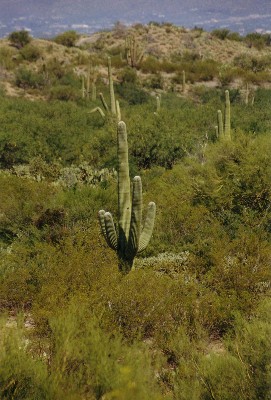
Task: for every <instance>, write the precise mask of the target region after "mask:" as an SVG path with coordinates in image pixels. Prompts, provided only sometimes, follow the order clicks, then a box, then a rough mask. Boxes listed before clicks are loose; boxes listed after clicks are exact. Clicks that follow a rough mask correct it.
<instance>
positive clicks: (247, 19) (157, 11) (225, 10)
mask: <svg viewBox="0 0 271 400" xmlns="http://www.w3.org/2000/svg"><path fill="white" fill-rule="evenodd" d="M270 19H271V2H270V0H258V1H257V2H256V1H255V0H237V1H234V0H228V1H222V0H217V1H215V0H203V1H200V0H171V1H167V2H165V1H162V0H157V1H155V2H154V1H153V0H145V1H143V0H138V1H137V2H136V3H135V2H132V1H131V0H115V1H113V2H110V3H109V2H108V1H107V0H99V1H98V0H91V1H90V0H77V1H73V0H46V1H43V0H28V1H27V2H22V1H21V0H2V1H1V14H0V36H2V37H3V36H6V35H7V34H8V33H10V32H11V31H13V30H17V29H22V28H25V29H29V30H30V31H31V33H32V35H33V36H35V37H50V36H54V35H56V34H57V33H59V32H63V31H65V30H68V29H75V30H77V31H78V32H81V33H92V32H94V31H97V30H99V29H108V28H110V27H112V25H113V24H114V23H115V22H116V21H117V20H120V21H121V22H123V23H126V24H131V23H135V22H141V23H147V22H149V21H151V20H154V21H158V22H162V21H170V22H173V23H174V24H177V25H181V26H185V27H188V28H189V27H194V26H195V25H197V26H200V27H203V28H204V29H206V30H212V29H214V28H220V27H227V28H229V29H230V30H233V31H238V32H240V33H247V32H251V31H255V30H259V31H263V32H265V31H268V30H269V29H271V28H270Z"/></svg>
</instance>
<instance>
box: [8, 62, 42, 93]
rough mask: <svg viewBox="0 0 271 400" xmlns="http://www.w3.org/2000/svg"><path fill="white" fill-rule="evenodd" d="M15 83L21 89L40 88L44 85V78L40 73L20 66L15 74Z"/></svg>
mask: <svg viewBox="0 0 271 400" xmlns="http://www.w3.org/2000/svg"><path fill="white" fill-rule="evenodd" d="M15 84H16V86H18V87H20V88H23V89H29V88H31V89H40V88H42V87H43V86H44V85H45V80H44V77H43V76H42V75H41V74H39V73H36V72H33V71H31V70H29V69H27V68H25V67H20V68H19V69H18V70H17V71H16V74H15Z"/></svg>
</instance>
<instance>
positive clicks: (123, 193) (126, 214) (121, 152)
mask: <svg viewBox="0 0 271 400" xmlns="http://www.w3.org/2000/svg"><path fill="white" fill-rule="evenodd" d="M118 173H119V179H118V212H119V241H120V243H119V246H120V249H121V251H123V252H125V247H126V245H127V241H128V237H129V229H130V219H131V203H130V178H129V162H128V144H127V132H126V125H125V123H124V122H123V121H120V122H119V123H118Z"/></svg>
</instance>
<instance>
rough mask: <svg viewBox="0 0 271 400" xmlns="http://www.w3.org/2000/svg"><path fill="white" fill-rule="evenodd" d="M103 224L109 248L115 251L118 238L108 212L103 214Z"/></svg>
mask: <svg viewBox="0 0 271 400" xmlns="http://www.w3.org/2000/svg"><path fill="white" fill-rule="evenodd" d="M104 222H105V229H106V235H107V241H108V243H109V246H110V247H111V248H112V249H113V250H117V248H118V237H117V233H116V230H115V225H114V221H113V218H112V215H111V214H110V212H106V213H105V214H104Z"/></svg>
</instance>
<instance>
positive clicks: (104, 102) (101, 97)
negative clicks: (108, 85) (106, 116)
mask: <svg viewBox="0 0 271 400" xmlns="http://www.w3.org/2000/svg"><path fill="white" fill-rule="evenodd" d="M99 96H100V99H101V101H102V105H103V106H104V109H105V111H108V105H107V102H106V101H105V99H104V96H103V94H102V93H99Z"/></svg>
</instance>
